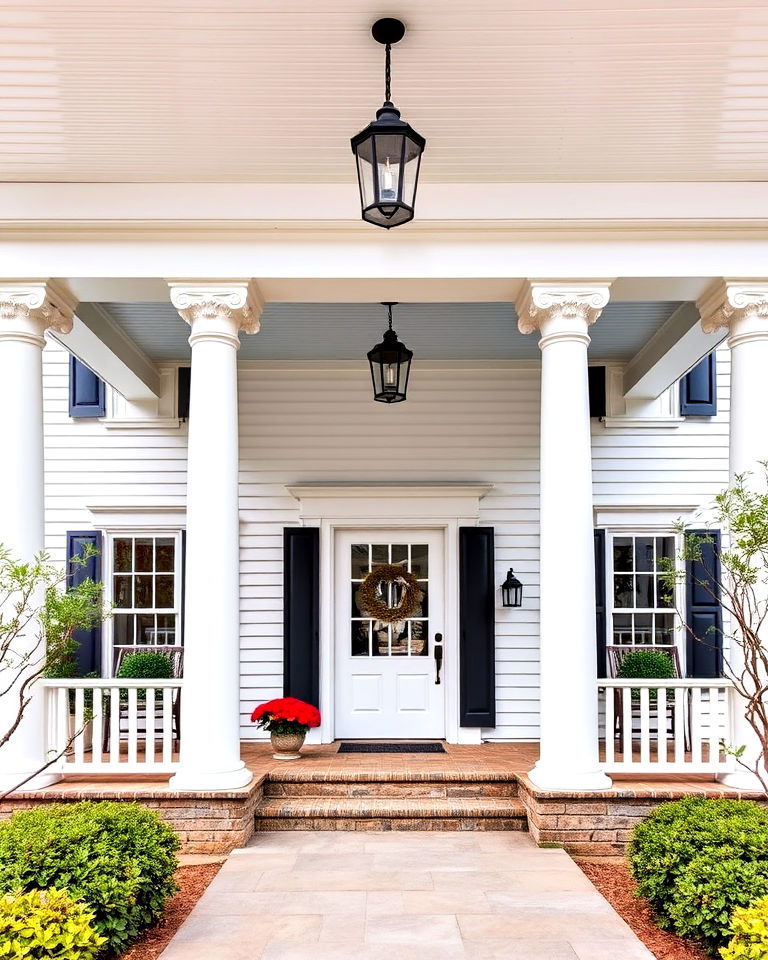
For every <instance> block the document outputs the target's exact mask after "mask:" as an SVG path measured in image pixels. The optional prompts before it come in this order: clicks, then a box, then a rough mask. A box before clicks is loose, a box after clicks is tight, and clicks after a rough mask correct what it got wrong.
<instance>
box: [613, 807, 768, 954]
mask: <svg viewBox="0 0 768 960" xmlns="http://www.w3.org/2000/svg"><path fill="white" fill-rule="evenodd" d="M627 852H628V857H629V864H630V869H631V871H632V875H633V876H634V878H635V880H636V881H637V891H638V893H639V894H640V895H641V896H643V897H646V898H647V899H648V900H649V901H650V902H651V904H652V905H653V907H654V909H655V911H656V915H657V918H658V921H659V925H660V926H661V927H663V928H664V929H668V930H673V931H674V932H675V933H676V934H678V935H679V936H682V937H693V938H695V939H698V940H701V941H702V942H703V943H704V944H705V945H706V946H707V947H709V948H710V949H714V948H715V947H717V946H719V945H720V944H723V943H725V942H726V941H727V940H728V937H729V932H730V920H731V914H732V913H733V911H734V909H735V908H736V907H747V906H749V904H750V903H752V902H753V901H754V900H757V899H758V898H759V897H763V896H766V895H768V809H766V808H765V807H762V806H760V805H759V804H757V803H754V802H752V801H750V800H720V799H709V798H703V797H687V798H685V799H683V800H675V801H673V802H672V803H664V804H662V805H661V806H660V807H658V808H657V809H656V810H654V811H653V813H651V814H650V815H649V816H648V817H646V819H645V820H643V821H642V822H641V823H639V824H638V825H637V826H636V827H635V829H634V831H633V834H632V839H631V841H630V843H629V846H628V851H627Z"/></svg>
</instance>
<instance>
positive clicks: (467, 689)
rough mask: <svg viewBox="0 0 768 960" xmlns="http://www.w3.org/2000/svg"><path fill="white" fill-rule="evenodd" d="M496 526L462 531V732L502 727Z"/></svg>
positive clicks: (460, 536) (460, 599)
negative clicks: (498, 684)
mask: <svg viewBox="0 0 768 960" xmlns="http://www.w3.org/2000/svg"><path fill="white" fill-rule="evenodd" d="M495 597H496V584H495V582H494V563H493V527H460V528H459V711H460V714H459V715H460V724H461V726H462V727H494V726H496V642H495V640H496V637H495V607H496V604H495Z"/></svg>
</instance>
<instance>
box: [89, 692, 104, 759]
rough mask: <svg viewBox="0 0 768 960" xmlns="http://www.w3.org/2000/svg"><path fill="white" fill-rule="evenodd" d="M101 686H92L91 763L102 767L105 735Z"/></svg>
mask: <svg viewBox="0 0 768 960" xmlns="http://www.w3.org/2000/svg"><path fill="white" fill-rule="evenodd" d="M101 692H102V691H101V687H93V688H91V696H92V697H93V705H92V706H91V710H92V711H93V726H92V729H91V763H92V764H93V765H94V767H100V766H101V762H102V758H101V740H102V737H103V736H104V704H103V700H102V696H101Z"/></svg>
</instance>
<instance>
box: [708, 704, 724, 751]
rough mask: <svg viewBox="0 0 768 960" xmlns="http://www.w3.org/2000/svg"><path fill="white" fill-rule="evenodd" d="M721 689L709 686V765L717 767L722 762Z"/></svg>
mask: <svg viewBox="0 0 768 960" xmlns="http://www.w3.org/2000/svg"><path fill="white" fill-rule="evenodd" d="M721 726H722V724H721V722H720V690H719V688H718V687H710V688H709V757H708V758H707V759H708V766H711V767H713V768H714V767H716V766H719V764H720V729H721Z"/></svg>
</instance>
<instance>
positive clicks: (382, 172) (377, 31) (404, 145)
mask: <svg viewBox="0 0 768 960" xmlns="http://www.w3.org/2000/svg"><path fill="white" fill-rule="evenodd" d="M371 34H372V36H373V39H374V40H376V42H377V43H380V44H382V45H383V46H384V48H385V57H384V103H383V104H382V106H381V107H380V108H379V109H378V110H377V111H376V119H375V120H373V121H372V122H371V123H369V124H368V126H367V127H366V128H365V129H364V130H361V131H360V133H358V134H357V135H356V136H354V137H352V141H351V143H352V152H353V153H354V154H355V157H356V159H357V179H358V185H359V187H360V202H361V204H362V217H363V220H366V221H367V222H368V223H373V224H375V225H376V226H377V227H384V228H385V229H387V230H389V229H391V228H392V227H398V226H400V224H402V223H407V222H408V221H409V220H412V219H413V213H414V203H415V202H416V187H417V185H418V179H419V165H420V164H421V154H422V153H423V152H424V147H425V146H426V143H427V141H426V140H425V139H424V137H422V136H421V135H420V134H418V133H416V131H415V130H414V129H413V127H411V125H410V124H408V123H406V122H405V120H401V119H400V111H399V110H398V109H397V107H396V106H395V105H394V103H392V70H391V49H392V44H394V43H398V42H399V41H400V40H402V39H403V37H404V36H405V24H404V23H403V22H402V21H401V20H395V19H393V18H392V17H385V18H383V19H381V20H377V21H376V23H374V25H373V27H372V28H371Z"/></svg>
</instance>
